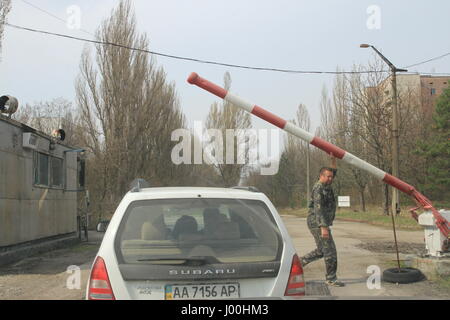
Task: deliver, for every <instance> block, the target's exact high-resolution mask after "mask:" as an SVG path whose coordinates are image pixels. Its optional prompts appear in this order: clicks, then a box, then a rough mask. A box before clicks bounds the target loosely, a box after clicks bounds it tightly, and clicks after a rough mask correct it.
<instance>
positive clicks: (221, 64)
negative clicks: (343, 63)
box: [5, 23, 387, 74]
mask: <svg viewBox="0 0 450 320" xmlns="http://www.w3.org/2000/svg"><path fill="white" fill-rule="evenodd" d="M5 25H7V26H9V27H12V28H15V29H20V30H24V31H29V32H34V33H41V34H46V35H52V36H55V37H62V38H67V39H72V40H78V41H83V42H89V43H94V44H99V45H108V46H113V47H118V48H123V49H128V50H133V51H138V52H144V53H148V54H153V55H156V56H160V57H165V58H171V59H177V60H185V61H191V62H198V63H204V64H212V65H219V66H224V67H232V68H241V69H249V70H259V71H275V72H284V73H297V74H361V73H375V72H387V71H386V70H378V71H376V70H369V71H304V70H291V69H279V68H268V67H253V66H244V65H238V64H231V63H223V62H217V61H210V60H202V59H196V58H190V57H182V56H176V55H171V54H166V53H161V52H156V51H150V50H146V49H140V48H134V47H130V46H126V45H121V44H118V43H113V42H107V41H100V40H92V39H86V38H80V37H75V36H70V35H67V34H61V33H55V32H49V31H44V30H38V29H32V28H26V27H22V26H17V25H14V24H11V23H5Z"/></svg>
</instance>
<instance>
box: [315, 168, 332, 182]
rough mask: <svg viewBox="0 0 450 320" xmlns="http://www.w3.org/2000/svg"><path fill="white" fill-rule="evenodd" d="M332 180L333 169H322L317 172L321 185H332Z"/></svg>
mask: <svg viewBox="0 0 450 320" xmlns="http://www.w3.org/2000/svg"><path fill="white" fill-rule="evenodd" d="M333 179H334V174H333V169H331V168H329V167H323V168H322V169H320V172H319V181H320V182H321V183H323V184H332V183H333Z"/></svg>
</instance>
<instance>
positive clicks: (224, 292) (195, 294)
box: [165, 283, 239, 300]
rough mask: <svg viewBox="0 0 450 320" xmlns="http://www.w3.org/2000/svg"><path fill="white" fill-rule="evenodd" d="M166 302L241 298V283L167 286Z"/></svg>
mask: <svg viewBox="0 0 450 320" xmlns="http://www.w3.org/2000/svg"><path fill="white" fill-rule="evenodd" d="M165 292H166V300H184V299H233V298H239V283H216V284H213V283H212V284H171V285H167V286H166V290H165Z"/></svg>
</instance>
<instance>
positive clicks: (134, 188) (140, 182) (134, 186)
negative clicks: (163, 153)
mask: <svg viewBox="0 0 450 320" xmlns="http://www.w3.org/2000/svg"><path fill="white" fill-rule="evenodd" d="M149 187H150V183H148V182H147V181H146V180H145V179H142V178H137V179H134V180H133V182H131V183H130V192H139V191H141V189H142V188H149Z"/></svg>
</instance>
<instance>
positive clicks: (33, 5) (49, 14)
mask: <svg viewBox="0 0 450 320" xmlns="http://www.w3.org/2000/svg"><path fill="white" fill-rule="evenodd" d="M22 2H23V3H25V4H27V5H29V6H30V7H33V8H34V9H36V10H39V11H41V12H43V13H45V14H46V15H48V16H50V17H52V18H55V19H56V20H59V21H61V22H64V24H67V21H66V20H64V19H63V18H61V17H58V16H57V15H55V14H53V13H51V12H49V11H47V10H45V9H42V8H40V7H38V6H37V5H35V4H33V3H30V2H28V1H26V0H22ZM78 30H80V31H83V32H84V33H87V34H89V35H91V36H94V37H95V35H94V34H92V33H91V32H89V31H87V30H84V29H82V28H80V29H78Z"/></svg>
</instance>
